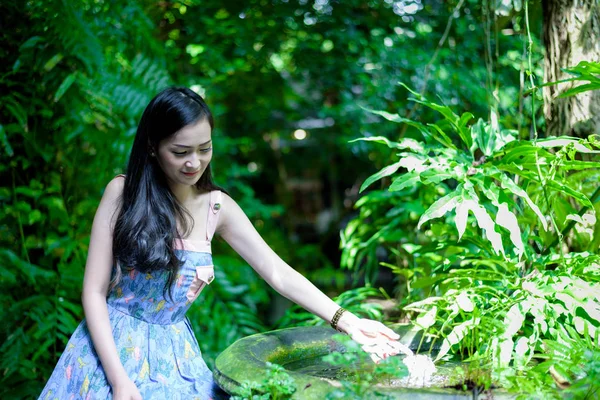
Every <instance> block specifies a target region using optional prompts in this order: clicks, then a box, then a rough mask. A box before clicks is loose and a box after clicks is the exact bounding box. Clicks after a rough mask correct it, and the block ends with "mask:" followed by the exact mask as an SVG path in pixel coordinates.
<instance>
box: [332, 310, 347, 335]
mask: <svg viewBox="0 0 600 400" xmlns="http://www.w3.org/2000/svg"><path fill="white" fill-rule="evenodd" d="M345 311H346V309H345V308H342V307H340V308H338V310H337V311H336V312H335V314H333V318H332V319H331V327H332V328H333V329H335V330H336V331H338V332H341V331H340V330H339V329H338V327H337V324H338V321H339V320H340V318H341V316H342V314H343V313H344V312H345Z"/></svg>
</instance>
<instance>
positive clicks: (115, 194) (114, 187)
mask: <svg viewBox="0 0 600 400" xmlns="http://www.w3.org/2000/svg"><path fill="white" fill-rule="evenodd" d="M124 187H125V178H124V177H123V176H121V175H117V176H115V177H114V178H112V179H111V180H110V182H108V184H107V185H106V188H105V189H104V195H103V196H102V198H103V199H104V198H106V199H107V200H113V201H114V200H116V199H118V198H119V197H120V196H121V194H122V193H123V188H124Z"/></svg>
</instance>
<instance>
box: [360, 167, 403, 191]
mask: <svg viewBox="0 0 600 400" xmlns="http://www.w3.org/2000/svg"><path fill="white" fill-rule="evenodd" d="M401 166H402V165H401V163H400V161H398V162H396V163H394V164H392V165H388V166H387V167H384V168H382V169H381V170H380V171H379V172H377V173H375V174H373V175H371V176H370V177H368V178H367V179H366V180H365V181H364V183H363V184H362V185H361V187H360V191H359V193H360V192H362V191H363V190H365V189H366V188H368V187H369V185H371V184H372V183H373V182H375V181H378V180H379V179H381V178H383V177H386V176H390V175H392V174H393V173H394V172H396V171H398V168H400V167H401Z"/></svg>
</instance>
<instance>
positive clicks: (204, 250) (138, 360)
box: [39, 191, 221, 400]
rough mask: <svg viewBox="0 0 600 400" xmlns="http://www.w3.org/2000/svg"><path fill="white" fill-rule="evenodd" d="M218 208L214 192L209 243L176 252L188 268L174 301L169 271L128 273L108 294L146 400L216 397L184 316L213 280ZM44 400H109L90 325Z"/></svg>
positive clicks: (124, 357) (80, 331)
mask: <svg viewBox="0 0 600 400" xmlns="http://www.w3.org/2000/svg"><path fill="white" fill-rule="evenodd" d="M220 203H221V192H220V191H213V192H211V193H210V207H209V211H208V214H209V215H208V220H207V232H206V240H205V241H201V240H195V241H191V240H185V239H183V240H181V239H177V240H176V242H175V248H176V250H175V251H176V253H177V254H178V256H180V258H181V259H182V260H184V264H183V265H182V266H181V268H180V270H179V273H178V276H177V279H176V280H175V283H174V285H173V287H172V290H171V293H172V299H171V297H170V296H169V295H168V293H167V294H166V295H165V293H163V291H164V290H163V288H164V285H165V282H166V279H167V274H166V271H159V272H152V273H140V272H138V271H135V270H134V271H131V272H129V273H128V274H126V275H123V278H122V280H121V282H120V283H119V284H118V285H117V286H116V287H115V288H113V289H112V290H111V291H110V293H109V295H108V298H107V304H108V315H109V318H110V324H111V327H112V334H113V337H114V339H115V343H116V345H117V351H118V353H119V358H120V359H121V363H122V364H123V366H124V367H125V371H127V375H128V376H129V378H130V379H131V380H132V381H133V382H134V383H135V385H136V386H137V387H138V389H139V391H140V394H141V395H142V398H143V399H144V400H147V399H161V400H163V399H169V400H170V399H201V400H206V399H212V397H213V385H214V383H213V375H212V372H211V371H210V370H209V369H208V367H207V366H206V363H205V362H204V360H203V359H202V354H201V352H200V348H199V346H198V342H197V340H196V337H195V336H194V332H193V331H192V327H191V326H190V321H189V320H188V319H187V318H186V316H185V314H186V312H187V310H188V309H189V307H190V305H191V304H192V302H193V301H194V300H195V299H196V298H197V297H198V295H199V294H200V292H201V291H202V289H204V287H205V286H206V285H208V284H210V283H211V281H212V280H213V278H214V267H213V262H212V256H211V249H210V241H211V239H212V236H213V234H214V231H215V228H216V224H217V220H218V217H219V209H220ZM39 399H43V400H47V399H50V400H55V399H58V400H71V399H86V400H88V399H102V400H104V399H112V391H111V387H110V385H109V383H108V381H107V379H106V375H105V373H104V370H103V368H102V365H101V363H100V359H99V358H98V356H97V354H96V352H95V350H94V346H93V343H92V340H91V338H90V333H89V330H88V328H87V325H86V322H85V320H83V321H82V322H81V323H80V324H79V326H78V327H77V329H76V330H75V332H74V333H73V335H72V336H71V338H70V340H69V342H68V343H67V347H66V349H65V351H64V352H63V354H62V355H61V357H60V359H59V360H58V364H57V365H56V368H55V369H54V372H53V373H52V375H51V376H50V379H49V380H48V382H47V383H46V386H45V388H44V390H43V391H42V393H41V395H40V397H39Z"/></svg>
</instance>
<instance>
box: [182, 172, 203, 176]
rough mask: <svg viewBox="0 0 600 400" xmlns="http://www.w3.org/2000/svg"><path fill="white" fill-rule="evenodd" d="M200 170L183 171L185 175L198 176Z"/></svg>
mask: <svg viewBox="0 0 600 400" xmlns="http://www.w3.org/2000/svg"><path fill="white" fill-rule="evenodd" d="M198 172H200V171H196V172H183V171H182V173H183V174H184V175H185V176H196V174H197V173H198Z"/></svg>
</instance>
